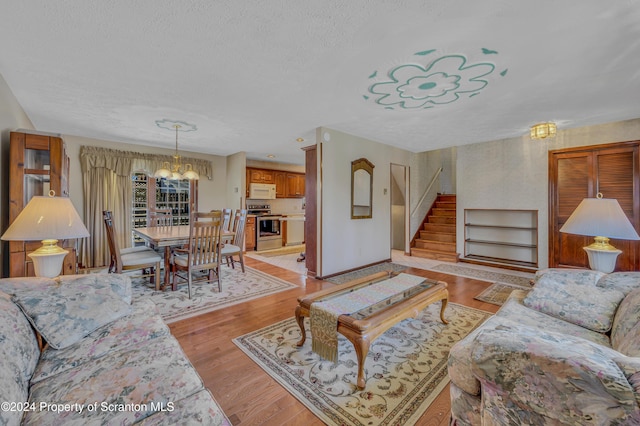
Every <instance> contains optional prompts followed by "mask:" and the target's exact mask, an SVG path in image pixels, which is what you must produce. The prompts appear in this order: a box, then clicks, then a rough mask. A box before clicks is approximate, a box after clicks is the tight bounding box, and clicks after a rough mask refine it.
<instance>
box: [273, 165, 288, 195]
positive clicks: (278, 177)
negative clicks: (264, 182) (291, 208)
mask: <svg viewBox="0 0 640 426" xmlns="http://www.w3.org/2000/svg"><path fill="white" fill-rule="evenodd" d="M273 176H274V181H275V183H276V198H285V197H286V196H287V172H280V171H275V172H273Z"/></svg>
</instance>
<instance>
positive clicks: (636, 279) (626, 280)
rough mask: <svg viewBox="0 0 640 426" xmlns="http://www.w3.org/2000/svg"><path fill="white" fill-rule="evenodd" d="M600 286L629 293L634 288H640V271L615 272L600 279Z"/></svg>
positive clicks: (598, 284)
mask: <svg viewBox="0 0 640 426" xmlns="http://www.w3.org/2000/svg"><path fill="white" fill-rule="evenodd" d="M596 285H597V286H598V287H604V288H614V289H616V290H620V291H621V292H623V293H624V294H629V293H631V292H632V291H633V290H635V289H637V288H640V272H637V271H629V272H613V273H611V274H607V275H605V276H603V277H602V278H600V279H599V280H598V283H597V284H596Z"/></svg>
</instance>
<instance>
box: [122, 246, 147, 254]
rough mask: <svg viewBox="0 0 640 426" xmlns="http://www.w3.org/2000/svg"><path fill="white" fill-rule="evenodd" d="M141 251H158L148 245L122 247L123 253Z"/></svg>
mask: <svg viewBox="0 0 640 426" xmlns="http://www.w3.org/2000/svg"><path fill="white" fill-rule="evenodd" d="M139 252H147V253H155V252H156V251H155V250H154V249H152V248H149V247H146V246H136V247H127V248H123V249H120V254H121V255H125V254H129V253H139Z"/></svg>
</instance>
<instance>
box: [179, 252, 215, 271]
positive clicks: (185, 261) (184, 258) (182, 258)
mask: <svg viewBox="0 0 640 426" xmlns="http://www.w3.org/2000/svg"><path fill="white" fill-rule="evenodd" d="M173 264H174V265H177V266H179V267H181V268H185V269H186V268H188V267H189V256H188V255H183V254H174V255H173ZM217 267H218V262H217V261H214V262H208V263H199V264H194V265H193V269H195V270H199V269H214V268H217Z"/></svg>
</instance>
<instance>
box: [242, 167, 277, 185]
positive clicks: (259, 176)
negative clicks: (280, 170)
mask: <svg viewBox="0 0 640 426" xmlns="http://www.w3.org/2000/svg"><path fill="white" fill-rule="evenodd" d="M248 170H249V183H276V182H275V177H274V174H273V170H265V169H248Z"/></svg>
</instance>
